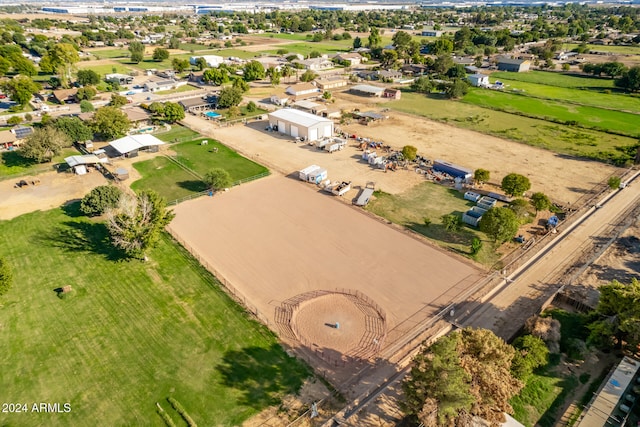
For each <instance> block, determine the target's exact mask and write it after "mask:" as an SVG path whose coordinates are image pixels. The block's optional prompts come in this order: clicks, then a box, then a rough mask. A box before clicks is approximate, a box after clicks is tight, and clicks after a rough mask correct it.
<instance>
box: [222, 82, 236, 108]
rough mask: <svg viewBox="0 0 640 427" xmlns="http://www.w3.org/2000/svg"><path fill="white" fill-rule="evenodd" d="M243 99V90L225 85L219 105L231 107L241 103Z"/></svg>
mask: <svg viewBox="0 0 640 427" xmlns="http://www.w3.org/2000/svg"><path fill="white" fill-rule="evenodd" d="M241 101H242V91H241V90H240V89H238V88H235V87H225V88H223V89H222V90H221V91H220V95H219V96H218V106H219V107H221V108H229V107H233V106H235V105H238V104H240V102H241Z"/></svg>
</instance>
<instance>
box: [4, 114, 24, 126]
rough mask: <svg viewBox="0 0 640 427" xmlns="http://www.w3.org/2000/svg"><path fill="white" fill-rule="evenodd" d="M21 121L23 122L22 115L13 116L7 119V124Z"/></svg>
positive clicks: (11, 124) (13, 124)
mask: <svg viewBox="0 0 640 427" xmlns="http://www.w3.org/2000/svg"><path fill="white" fill-rule="evenodd" d="M20 123H22V117H20V116H11V117H9V118H8V119H7V124H8V125H9V126H15V125H19V124H20Z"/></svg>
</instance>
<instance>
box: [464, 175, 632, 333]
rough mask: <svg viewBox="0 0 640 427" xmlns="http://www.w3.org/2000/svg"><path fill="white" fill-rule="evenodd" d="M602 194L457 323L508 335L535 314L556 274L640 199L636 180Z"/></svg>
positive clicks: (555, 285)
mask: <svg viewBox="0 0 640 427" xmlns="http://www.w3.org/2000/svg"><path fill="white" fill-rule="evenodd" d="M606 197H607V198H608V199H607V200H606V201H604V200H603V201H601V202H600V203H599V204H600V205H601V206H602V207H601V208H595V207H594V208H591V209H589V211H588V212H586V213H585V214H584V216H583V218H582V219H581V220H578V221H577V222H576V223H575V224H574V226H571V227H570V228H569V229H567V230H564V231H563V233H564V235H560V236H558V237H557V238H556V239H555V240H554V241H552V242H551V244H549V246H548V247H547V248H545V249H543V250H542V251H541V252H540V253H539V254H538V255H536V257H534V258H533V259H532V261H534V263H533V264H532V265H531V266H527V265H526V264H525V266H523V267H521V268H520V269H519V270H516V271H515V272H513V273H512V274H511V275H510V276H509V277H508V278H507V280H508V281H509V282H510V283H509V284H508V286H507V287H506V288H505V289H504V290H503V291H502V292H500V293H499V294H498V295H496V296H495V297H493V298H492V299H491V300H490V301H489V302H487V303H485V304H484V305H483V306H482V308H481V309H479V310H477V311H476V312H475V313H474V314H472V315H471V316H470V317H469V318H467V319H464V321H462V322H461V323H462V324H463V325H464V326H473V327H477V328H487V329H491V330H493V331H494V332H495V333H496V334H497V335H498V336H500V337H502V338H505V339H509V338H511V337H512V336H513V335H514V334H515V333H516V332H517V331H518V329H519V328H520V327H521V326H522V324H524V320H526V319H527V318H528V317H530V316H532V315H534V314H536V313H537V311H538V309H539V307H540V306H541V305H542V302H543V301H545V300H546V299H548V298H549V297H550V296H551V295H552V294H553V293H554V292H555V291H556V290H557V289H558V287H559V283H558V282H559V280H558V278H559V277H560V275H561V274H562V273H564V272H565V271H566V270H567V269H568V268H570V267H571V266H572V265H573V264H574V263H575V262H576V261H577V260H578V259H580V257H581V256H583V255H584V250H585V249H587V248H590V247H591V241H592V240H593V239H596V238H597V237H598V236H599V235H600V234H602V233H603V232H605V231H606V230H607V229H608V227H609V225H610V224H611V223H613V222H614V221H615V220H616V218H617V217H618V216H619V215H620V214H621V213H624V212H625V211H627V210H628V209H629V208H631V207H634V206H637V204H638V203H640V185H638V184H637V183H636V184H635V185H633V186H630V187H628V188H626V189H624V190H617V191H616V192H615V193H610V194H609V195H608V196H606ZM609 197H610V198H609Z"/></svg>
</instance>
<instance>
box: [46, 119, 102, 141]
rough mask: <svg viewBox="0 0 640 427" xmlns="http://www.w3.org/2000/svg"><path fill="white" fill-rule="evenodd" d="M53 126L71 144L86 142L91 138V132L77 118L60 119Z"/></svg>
mask: <svg viewBox="0 0 640 427" xmlns="http://www.w3.org/2000/svg"><path fill="white" fill-rule="evenodd" d="M53 126H54V127H55V128H56V129H58V130H59V131H61V132H63V133H64V134H65V135H67V137H69V139H70V140H71V141H72V142H79V141H87V140H90V139H92V138H93V131H92V130H91V128H90V127H89V126H87V125H86V124H85V123H84V122H83V121H82V120H80V119H79V118H78V117H60V118H58V119H56V121H55V122H54V123H53Z"/></svg>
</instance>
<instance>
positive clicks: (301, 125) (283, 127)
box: [269, 108, 333, 141]
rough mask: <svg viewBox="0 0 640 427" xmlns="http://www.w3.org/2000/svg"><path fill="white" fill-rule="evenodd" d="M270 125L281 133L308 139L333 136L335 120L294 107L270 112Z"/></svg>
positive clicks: (315, 139)
mask: <svg viewBox="0 0 640 427" xmlns="http://www.w3.org/2000/svg"><path fill="white" fill-rule="evenodd" d="M269 125H270V127H271V128H272V129H274V130H277V131H278V132H280V133H283V134H285V135H291V136H292V137H294V138H297V137H300V138H305V139H306V140H307V141H317V140H318V139H320V138H330V137H331V136H333V120H330V119H325V118H323V117H319V116H316V115H314V114H310V113H305V112H304V111H300V110H294V109H292V108H283V109H281V110H277V111H274V112H273V113H269Z"/></svg>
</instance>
